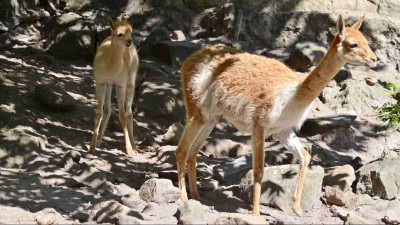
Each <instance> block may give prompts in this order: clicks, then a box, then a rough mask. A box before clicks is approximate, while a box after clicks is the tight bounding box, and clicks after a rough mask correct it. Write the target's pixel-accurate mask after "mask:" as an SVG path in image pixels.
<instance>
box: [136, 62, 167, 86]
mask: <svg viewBox="0 0 400 225" xmlns="http://www.w3.org/2000/svg"><path fill="white" fill-rule="evenodd" d="M146 77H162V78H166V77H168V76H167V74H165V73H164V72H163V71H162V70H161V69H160V68H159V66H158V64H156V63H154V62H151V61H148V60H140V63H139V71H138V74H137V78H136V81H137V82H138V83H142V82H143V81H144V79H145V78H146Z"/></svg>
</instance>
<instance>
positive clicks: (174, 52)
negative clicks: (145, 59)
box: [154, 41, 201, 66]
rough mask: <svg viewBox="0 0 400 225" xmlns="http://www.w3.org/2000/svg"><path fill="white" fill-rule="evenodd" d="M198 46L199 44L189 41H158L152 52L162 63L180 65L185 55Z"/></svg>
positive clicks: (187, 55)
mask: <svg viewBox="0 0 400 225" xmlns="http://www.w3.org/2000/svg"><path fill="white" fill-rule="evenodd" d="M200 48H201V45H200V44H197V43H193V42H190V41H160V42H158V43H157V44H156V46H155V47H154V54H155V56H156V57H157V58H158V59H160V60H161V61H163V62H164V63H167V64H170V65H178V66H180V65H181V64H182V63H183V62H184V61H185V59H186V58H187V57H189V56H190V55H191V54H192V53H193V52H195V51H197V50H199V49H200Z"/></svg>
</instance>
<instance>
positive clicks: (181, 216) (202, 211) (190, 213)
mask: <svg viewBox="0 0 400 225" xmlns="http://www.w3.org/2000/svg"><path fill="white" fill-rule="evenodd" d="M207 211H209V209H208V207H207V206H204V205H202V204H201V203H200V202H199V201H196V200H193V199H190V200H189V201H186V202H185V203H183V205H182V206H181V207H179V208H178V211H177V212H176V214H175V215H176V217H177V219H178V221H179V222H178V224H206V223H207Z"/></svg>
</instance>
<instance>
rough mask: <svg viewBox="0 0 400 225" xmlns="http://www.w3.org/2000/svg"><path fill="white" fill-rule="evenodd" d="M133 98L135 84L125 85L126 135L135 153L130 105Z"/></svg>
mask: <svg viewBox="0 0 400 225" xmlns="http://www.w3.org/2000/svg"><path fill="white" fill-rule="evenodd" d="M134 96H135V84H132V85H129V84H128V85H127V87H126V102H125V108H126V114H127V115H126V117H127V123H128V134H129V140H130V141H131V144H132V147H133V151H134V152H135V151H136V150H137V147H136V144H135V139H134V138H133V113H132V103H133V98H134Z"/></svg>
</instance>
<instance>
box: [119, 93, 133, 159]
mask: <svg viewBox="0 0 400 225" xmlns="http://www.w3.org/2000/svg"><path fill="white" fill-rule="evenodd" d="M116 89H117V90H116V91H117V100H118V109H119V120H120V121H121V125H122V130H123V131H124V137H125V149H126V154H127V155H129V156H133V154H134V152H133V149H132V144H131V141H130V138H129V132H128V123H127V118H126V112H125V98H126V87H125V86H124V85H123V86H116Z"/></svg>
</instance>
